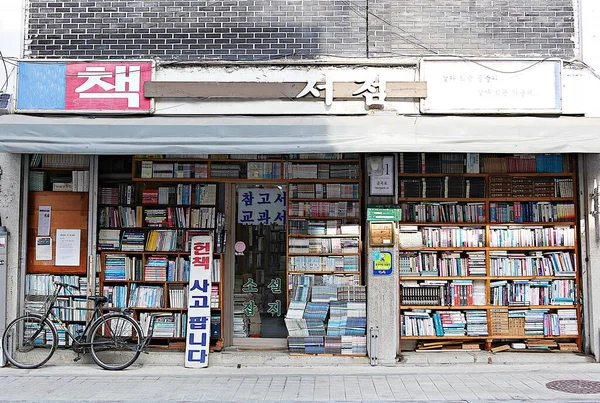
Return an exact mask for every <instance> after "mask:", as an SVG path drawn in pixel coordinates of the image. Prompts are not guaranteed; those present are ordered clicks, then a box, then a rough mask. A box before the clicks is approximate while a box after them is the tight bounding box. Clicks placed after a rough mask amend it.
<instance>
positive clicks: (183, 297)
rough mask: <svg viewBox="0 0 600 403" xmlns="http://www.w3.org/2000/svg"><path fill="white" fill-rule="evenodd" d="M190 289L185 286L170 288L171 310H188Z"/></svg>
mask: <svg viewBox="0 0 600 403" xmlns="http://www.w3.org/2000/svg"><path fill="white" fill-rule="evenodd" d="M187 303H188V287H186V286H184V285H178V286H174V285H172V286H170V287H169V308H187Z"/></svg>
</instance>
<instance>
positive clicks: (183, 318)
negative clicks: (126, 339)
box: [139, 312, 187, 338]
mask: <svg viewBox="0 0 600 403" xmlns="http://www.w3.org/2000/svg"><path fill="white" fill-rule="evenodd" d="M152 321H154V328H153V333H152V337H153V338H154V337H156V338H174V337H185V335H186V334H187V314H186V313H176V312H140V314H139V322H140V326H141V328H142V332H143V334H144V335H147V334H148V330H149V328H150V323H151V322H152Z"/></svg>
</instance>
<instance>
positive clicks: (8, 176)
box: [0, 153, 22, 322]
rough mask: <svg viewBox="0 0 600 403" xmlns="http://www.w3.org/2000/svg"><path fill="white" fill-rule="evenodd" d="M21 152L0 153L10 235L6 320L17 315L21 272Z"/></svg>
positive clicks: (0, 208)
mask: <svg viewBox="0 0 600 403" xmlns="http://www.w3.org/2000/svg"><path fill="white" fill-rule="evenodd" d="M21 205H22V200H21V154H6V153H0V218H1V219H2V225H4V226H5V227H6V229H7V230H8V232H9V233H10V236H9V238H8V248H7V252H8V261H7V265H6V266H7V278H6V290H0V293H2V294H4V295H6V320H7V322H9V321H11V320H12V319H14V318H15V317H16V315H17V309H18V302H19V298H20V297H19V295H20V294H19V285H20V280H21V275H20V272H21V271H20V269H19V267H20V264H19V257H20V255H21V254H20V236H21V231H20V229H21V227H20V225H21V224H20V222H21V220H20V217H21V212H22V209H21Z"/></svg>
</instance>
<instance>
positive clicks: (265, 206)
mask: <svg viewBox="0 0 600 403" xmlns="http://www.w3.org/2000/svg"><path fill="white" fill-rule="evenodd" d="M286 206H287V204H286V192H285V190H284V189H279V188H276V189H259V188H245V189H239V190H238V206H237V207H238V224H242V225H259V224H265V225H285V220H286V212H285V210H286Z"/></svg>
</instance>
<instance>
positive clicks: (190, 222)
mask: <svg viewBox="0 0 600 403" xmlns="http://www.w3.org/2000/svg"><path fill="white" fill-rule="evenodd" d="M215 219H216V209H215V207H200V208H191V207H166V208H152V209H146V210H145V211H144V224H145V226H147V227H158V228H171V227H175V228H209V229H212V228H214V226H215Z"/></svg>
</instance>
